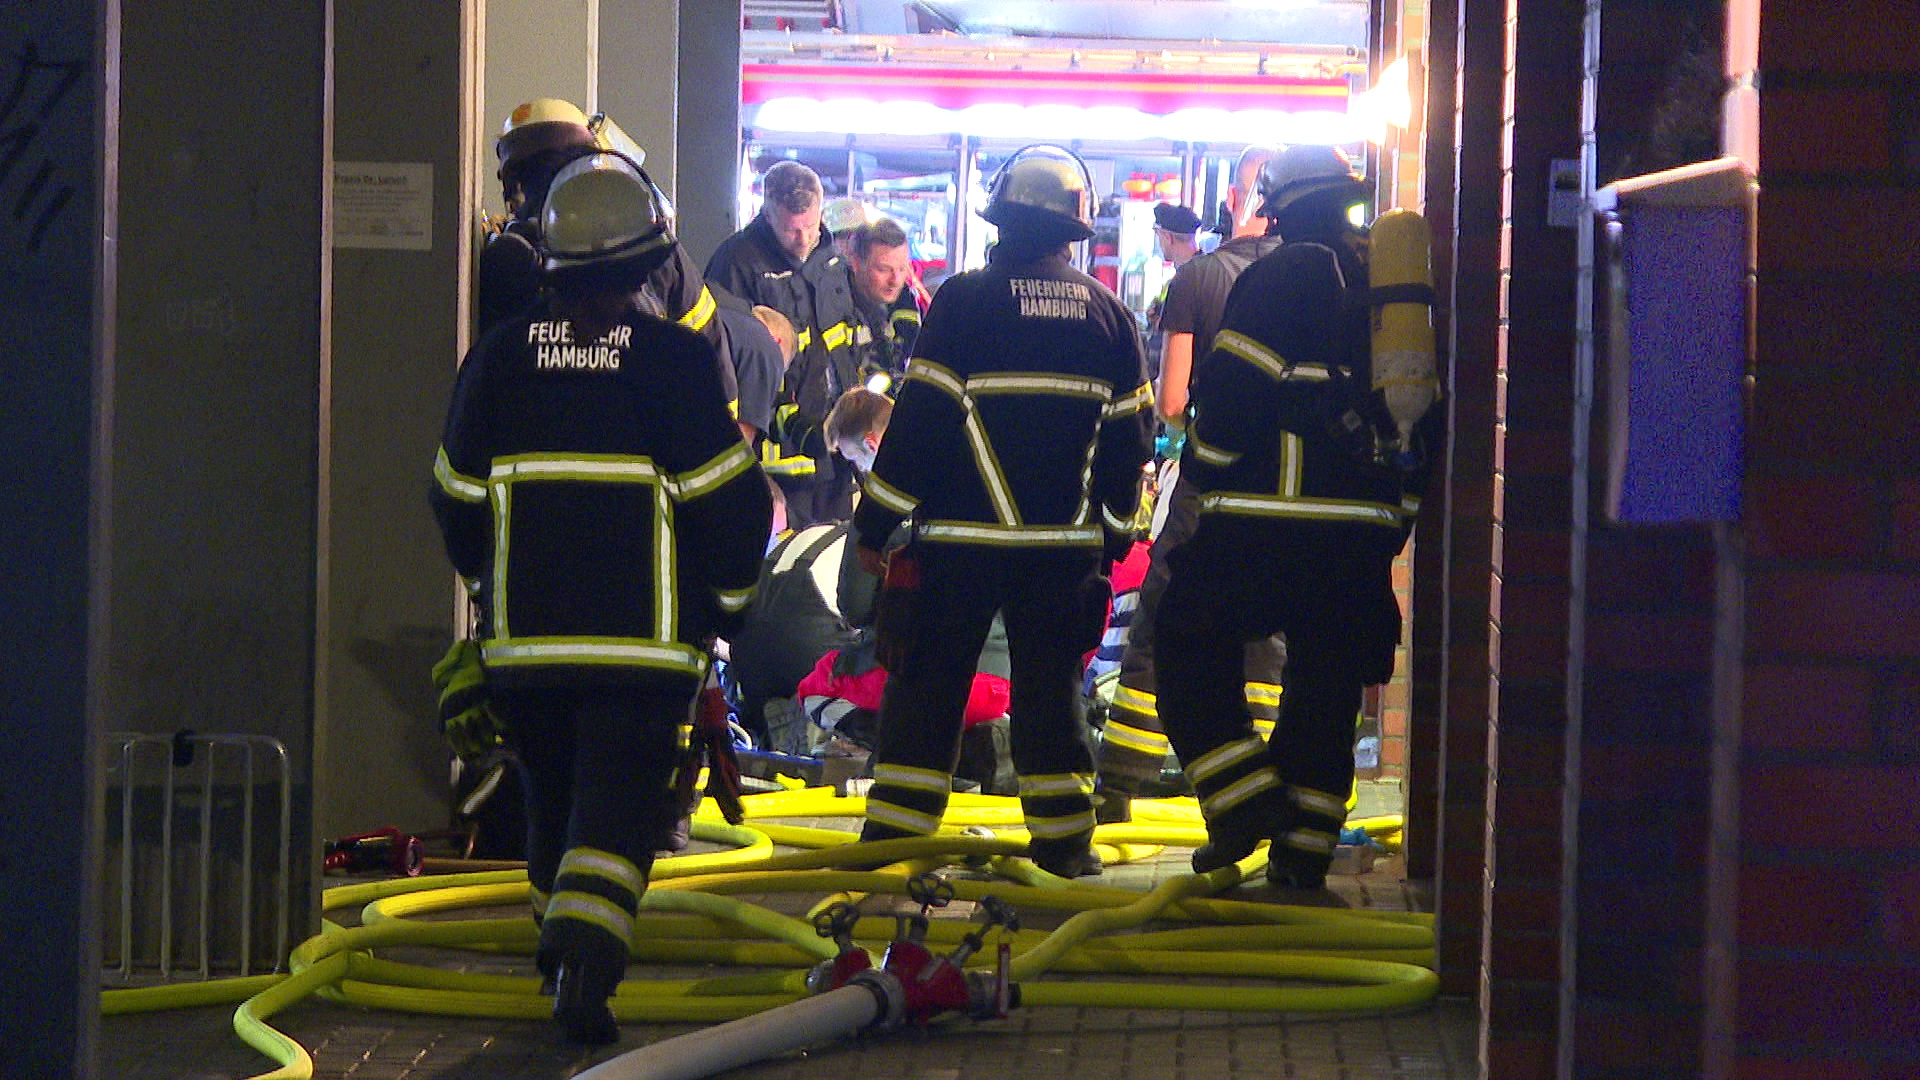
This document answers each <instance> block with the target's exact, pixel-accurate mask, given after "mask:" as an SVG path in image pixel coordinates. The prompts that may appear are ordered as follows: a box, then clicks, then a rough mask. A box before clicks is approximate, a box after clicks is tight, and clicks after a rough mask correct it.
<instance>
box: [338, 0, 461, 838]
mask: <svg viewBox="0 0 1920 1080" xmlns="http://www.w3.org/2000/svg"><path fill="white" fill-rule="evenodd" d="M463 6H464V5H461V4H448V3H441V2H436V0H336V2H335V5H334V116H335V125H334V158H335V160H336V161H339V162H347V163H371V164H374V165H376V166H378V165H401V166H407V167H408V168H407V169H406V170H404V172H403V171H402V170H391V172H392V173H393V174H394V175H402V174H404V175H405V176H406V177H407V178H408V181H409V187H410V188H412V187H413V184H412V182H413V181H418V180H421V179H423V177H424V174H423V172H422V170H421V168H420V167H421V166H424V167H425V168H426V169H428V170H430V175H431V182H430V183H429V184H425V185H423V186H421V187H420V188H419V189H418V191H417V194H416V195H415V196H414V200H413V203H412V206H413V208H414V210H415V211H417V212H418V213H419V214H421V215H424V217H425V220H426V221H427V223H428V229H429V231H430V234H431V236H430V240H429V239H427V238H421V239H419V240H414V241H408V243H410V244H412V245H413V246H411V247H389V248H378V247H365V246H360V245H363V244H367V243H378V242H387V241H384V240H381V239H380V238H378V237H369V236H365V235H359V232H360V230H358V229H356V227H355V225H354V223H353V220H352V219H351V214H352V201H351V200H352V199H353V198H356V197H357V196H354V195H351V194H346V193H345V192H346V189H345V188H343V189H342V193H341V194H340V198H341V202H340V204H339V205H337V206H336V208H335V210H336V217H337V218H339V219H341V220H342V221H343V222H344V226H345V227H344V231H343V232H342V234H341V235H340V236H339V239H338V243H337V245H336V246H335V247H334V248H333V260H334V275H333V313H334V317H333V363H332V368H331V379H330V380H329V381H328V383H327V385H326V388H325V390H326V398H325V400H326V404H327V416H328V426H327V431H326V444H325V447H326V464H327V469H328V473H329V481H330V484H329V487H330V491H331V493H332V498H331V499H330V501H329V504H328V512H327V515H326V519H325V528H326V532H325V536H324V540H325V545H326V547H325V550H326V553H327V566H328V573H327V576H326V580H325V583H324V592H323V593H322V596H321V601H322V604H323V611H324V624H323V625H324V627H325V632H324V636H323V638H322V640H321V642H320V649H321V652H320V670H319V673H318V677H319V686H320V701H321V711H320V734H321V739H320V743H319V746H318V751H317V753H318V764H317V770H316V771H317V775H318V777H319V778H320V780H321V783H320V784H318V785H317V786H316V789H315V793H316V805H315V808H314V813H315V819H316V822H317V824H318V827H319V831H320V834H321V835H322V836H336V835H342V834H345V833H349V832H361V831H365V830H367V829H372V828H378V827H381V826H385V825H396V826H399V827H400V828H403V829H408V830H421V829H430V828H437V827H440V826H441V825H442V824H444V823H445V821H446V819H447V816H448V815H447V763H448V758H447V750H446V744H445V743H444V742H442V741H441V739H440V734H439V727H438V723H437V720H436V714H435V700H434V692H433V687H432V683H431V681H430V679H429V671H430V670H431V668H432V667H433V663H434V661H436V660H438V659H439V658H440V655H441V653H442V652H444V651H445V649H446V646H447V642H448V641H449V640H450V634H451V623H452V614H453V596H454V589H453V583H452V582H453V579H452V571H451V570H450V569H449V568H448V566H447V562H446V558H445V556H444V555H443V554H442V551H441V544H440V534H439V530H438V529H436V528H435V527H434V523H433V518H432V515H431V514H430V513H429V512H428V510H427V501H426V491H427V487H428V477H429V475H430V469H431V466H432V462H433V453H434V448H435V447H436V446H437V445H438V444H439V440H440V428H441V424H442V422H443V421H444V419H445V417H446V407H447V397H448V393H449V391H450V389H451V387H452V383H453V374H454V371H455V369H456V367H457V365H458V363H459V359H460V352H461V348H462V343H463V338H464V335H463V333H462V320H463V318H464V317H465V316H464V314H463V312H462V310H461V304H460V298H461V295H462V291H463V290H464V289H465V287H466V285H465V282H466V278H465V276H464V275H463V274H462V269H463V267H465V266H466V265H467V260H468V258H469V252H470V250H471V246H472V236H473V224H472V202H471V199H470V196H469V194H468V190H467V188H466V187H464V186H463V183H464V182H466V181H467V180H469V179H470V177H463V171H462V166H463V164H464V163H465V161H466V160H467V158H468V155H467V153H466V151H467V148H468V147H469V146H470V145H471V138H470V136H467V135H466V133H465V132H463V130H462V113H463V109H462V104H463V101H464V97H463V94H464V91H463V86H464V85H465V83H464V80H463V74H462V56H463V38H462V34H463V22H464V19H463V13H462V7H463ZM463 136H464V137H463ZM354 171H355V172H360V171H362V170H358V169H357V168H355V169H354ZM370 171H371V172H374V173H379V172H380V171H381V170H379V169H374V170H370ZM356 185H357V181H354V182H350V184H349V186H350V187H351V186H356ZM421 245H425V246H421Z"/></svg>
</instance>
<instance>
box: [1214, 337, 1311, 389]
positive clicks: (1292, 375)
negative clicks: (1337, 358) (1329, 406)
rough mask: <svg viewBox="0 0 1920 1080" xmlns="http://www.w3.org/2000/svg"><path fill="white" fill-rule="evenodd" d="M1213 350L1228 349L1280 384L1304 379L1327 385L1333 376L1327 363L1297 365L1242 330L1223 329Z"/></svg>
mask: <svg viewBox="0 0 1920 1080" xmlns="http://www.w3.org/2000/svg"><path fill="white" fill-rule="evenodd" d="M1213 347H1214V348H1216V349H1222V350H1225V351H1226V352H1227V353H1230V354H1231V355H1234V356H1237V357H1239V358H1240V359H1242V360H1245V361H1246V362H1247V363H1249V364H1252V365H1253V366H1254V367H1256V368H1259V369H1260V370H1261V371H1262V372H1264V373H1266V375H1267V376H1268V377H1269V378H1272V379H1274V380H1275V381H1276V382H1286V381H1287V380H1289V379H1303V380H1306V381H1308V382H1325V381H1326V380H1328V379H1330V378H1332V377H1333V374H1332V372H1330V371H1328V370H1327V366H1326V365H1325V364H1295V363H1292V362H1290V361H1289V360H1287V359H1286V358H1285V357H1283V356H1281V355H1280V354H1279V353H1277V352H1274V351H1273V350H1272V349H1269V348H1267V347H1266V346H1265V345H1262V344H1261V343H1260V342H1258V341H1255V340H1254V339H1252V338H1250V337H1248V336H1247V335H1245V334H1242V333H1240V332H1239V331H1238V330H1222V331H1220V332H1219V333H1218V334H1215V335H1214V336H1213Z"/></svg>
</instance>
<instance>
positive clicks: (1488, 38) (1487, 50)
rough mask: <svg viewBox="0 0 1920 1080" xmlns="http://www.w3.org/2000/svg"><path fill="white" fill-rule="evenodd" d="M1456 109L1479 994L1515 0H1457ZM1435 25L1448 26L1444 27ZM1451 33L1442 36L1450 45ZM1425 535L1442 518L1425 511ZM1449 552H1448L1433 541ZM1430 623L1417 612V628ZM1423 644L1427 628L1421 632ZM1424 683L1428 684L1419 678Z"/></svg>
mask: <svg viewBox="0 0 1920 1080" xmlns="http://www.w3.org/2000/svg"><path fill="white" fill-rule="evenodd" d="M1455 14H1456V26H1457V27H1458V32H1457V34H1456V35H1455V36H1456V39H1457V42H1458V48H1457V50H1456V54H1455V55H1456V58H1457V62H1458V67H1457V68H1456V79H1457V84H1456V85H1457V90H1456V93H1457V104H1456V109H1455V112H1454V114H1453V115H1452V116H1446V115H1445V114H1434V113H1431V112H1430V119H1429V122H1430V123H1452V124H1454V125H1455V146H1456V156H1455V158H1454V161H1453V164H1454V179H1453V188H1452V192H1451V196H1452V203H1453V215H1452V222H1451V224H1452V226H1453V227H1452V229H1451V230H1448V231H1450V232H1451V234H1452V235H1451V240H1450V243H1448V244H1445V245H1443V246H1444V247H1446V248H1447V253H1446V256H1445V257H1446V259H1447V261H1448V262H1449V263H1450V265H1451V266H1452V272H1451V273H1450V274H1449V275H1447V276H1446V277H1443V278H1439V279H1437V280H1439V281H1440V282H1441V286H1440V288H1441V292H1442V299H1443V302H1444V303H1445V305H1446V306H1447V308H1448V310H1449V312H1450V316H1451V331H1450V336H1449V343H1450V346H1451V347H1450V359H1449V369H1448V398H1447V407H1448V408H1449V410H1450V413H1449V429H1450V431H1451V433H1452V435H1451V439H1450V442H1449V445H1448V461H1449V464H1448V469H1447V475H1446V477H1445V485H1444V488H1443V490H1442V491H1441V492H1439V494H1440V496H1441V498H1442V500H1443V502H1444V506H1445V510H1446V518H1445V530H1446V532H1445V541H1444V542H1445V554H1446V567H1447V568H1446V574H1445V576H1444V578H1438V577H1435V578H1429V579H1427V580H1428V581H1429V582H1433V583H1442V584H1443V588H1444V593H1443V595H1442V597H1441V599H1442V605H1441V619H1442V626H1443V627H1444V628H1445V632H1446V634H1447V649H1446V654H1445V656H1444V657H1442V658H1440V663H1441V664H1442V665H1443V667H1442V671H1443V673H1444V675H1445V679H1446V682H1445V686H1444V694H1443V696H1442V697H1441V700H1440V704H1441V706H1442V710H1441V712H1440V714H1439V716H1440V730H1439V731H1438V732H1437V733H1436V734H1437V735H1438V740H1437V741H1438V743H1439V746H1438V749H1439V753H1440V757H1439V760H1438V764H1437V768H1436V771H1437V772H1438V774H1439V775H1438V784H1439V792H1438V796H1439V800H1440V805H1439V817H1440V823H1439V833H1438V836H1439V840H1440V846H1439V856H1438V865H1437V867H1436V873H1435V889H1436V894H1435V898H1434V900H1435V911H1436V913H1437V915H1438V933H1439V939H1440V982H1441V987H1442V989H1443V990H1445V991H1446V992H1447V993H1451V994H1465V995H1476V996H1477V995H1478V994H1479V993H1480V989H1481V964H1480V959H1481V957H1480V954H1481V943H1482V940H1483V930H1484V914H1485V906H1484V895H1485V888H1486V882H1485V877H1484V868H1485V855H1486V829H1487V816H1486V798H1487V749H1488V744H1487V731H1488V722H1487V721H1488V712H1489V707H1490V706H1489V687H1488V671H1489V670H1490V660H1489V649H1490V643H1491V622H1490V619H1489V614H1488V613H1489V610H1490V605H1491V602H1492V601H1491V584H1492V579H1493V426H1494V400H1495V397H1496V396H1497V388H1496V381H1495V371H1496V362H1495V361H1496V356H1497V354H1498V350H1499V327H1500V295H1501V293H1500V282H1501V276H1500V252H1501V246H1500V238H1501V232H1500V222H1501V217H1502V210H1501V207H1502V199H1501V194H1500V191H1501V186H1500V162H1501V152H1502V151H1501V139H1502V125H1501V109H1502V106H1501V102H1502V100H1503V99H1504V94H1505V84H1504V80H1505V62H1504V55H1505V44H1504V42H1505V34H1506V29H1505V17H1506V4H1505V2H1504V0H1455ZM1438 21H1439V20H1438V19H1436V24H1438ZM1437 36H1438V35H1436V37H1437ZM1422 517H1423V519H1424V520H1423V523H1422V526H1421V527H1422V528H1424V527H1425V523H1426V522H1431V521H1433V520H1434V518H1433V517H1432V516H1431V515H1429V514H1426V513H1423V514H1422ZM1431 546H1433V547H1439V546H1440V545H1431ZM1419 617H1420V614H1419V613H1418V612H1416V618H1419ZM1414 640H1415V646H1416V648H1418V645H1419V641H1420V628H1419V627H1418V626H1417V625H1416V627H1415V630H1414ZM1417 671H1418V669H1416V680H1415V685H1416V687H1417V686H1419V685H1420V683H1421V680H1420V679H1419V678H1418V675H1417Z"/></svg>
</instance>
